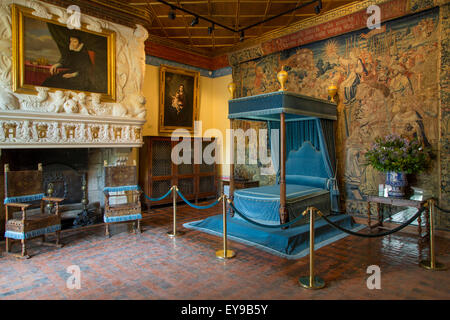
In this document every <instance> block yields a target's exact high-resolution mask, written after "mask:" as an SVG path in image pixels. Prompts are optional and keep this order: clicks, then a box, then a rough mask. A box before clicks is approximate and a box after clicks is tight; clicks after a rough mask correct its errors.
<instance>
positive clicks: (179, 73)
mask: <svg viewBox="0 0 450 320" xmlns="http://www.w3.org/2000/svg"><path fill="white" fill-rule="evenodd" d="M199 76H200V73H199V72H196V71H190V70H185V69H180V68H176V67H171V66H165V65H162V66H161V67H160V73H159V88H160V98H159V132H162V133H170V132H172V131H173V130H175V129H186V130H188V131H190V132H193V130H194V121H195V120H197V118H198V92H199V83H198V82H199Z"/></svg>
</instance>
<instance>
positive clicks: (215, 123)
mask: <svg viewBox="0 0 450 320" xmlns="http://www.w3.org/2000/svg"><path fill="white" fill-rule="evenodd" d="M231 81H232V76H231V74H230V75H227V76H223V77H219V78H208V77H202V76H200V80H199V87H200V93H199V94H200V96H199V119H198V120H200V121H202V135H203V134H204V133H205V131H206V130H208V129H214V128H215V129H218V130H219V131H220V132H221V133H222V135H223V139H224V141H225V139H226V135H225V133H226V129H229V128H230V121H229V120H228V99H229V93H228V89H227V86H228V84H229V83H230V82H231ZM143 91H144V92H143V93H144V96H145V97H146V99H147V104H146V106H147V122H146V123H145V124H144V127H143V128H144V129H143V135H144V136H157V135H159V134H158V115H159V67H155V66H150V65H146V70H145V78H144V89H143ZM207 136H215V137H216V135H214V134H213V135H211V134H208V135H207ZM223 144H224V143H223ZM223 144H222V146H221V147H222V158H223V160H222V163H223V162H224V159H225V155H226V154H227V152H228V150H226V149H225V148H224V147H223ZM229 173H230V169H229V165H219V174H220V175H221V176H223V175H225V176H228V175H229Z"/></svg>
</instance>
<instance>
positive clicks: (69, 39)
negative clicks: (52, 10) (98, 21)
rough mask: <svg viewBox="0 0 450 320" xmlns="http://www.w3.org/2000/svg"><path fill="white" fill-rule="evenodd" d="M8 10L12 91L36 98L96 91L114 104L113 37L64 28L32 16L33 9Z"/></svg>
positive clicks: (108, 32)
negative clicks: (45, 91)
mask: <svg viewBox="0 0 450 320" xmlns="http://www.w3.org/2000/svg"><path fill="white" fill-rule="evenodd" d="M11 10H12V12H11V13H12V15H11V16H12V21H11V22H12V49H13V51H12V53H13V55H12V58H13V68H12V78H13V81H12V82H13V90H14V91H15V92H18V93H26V94H36V93H37V90H36V87H47V88H49V91H57V90H69V91H74V92H89V93H100V94H101V98H102V101H105V102H113V101H115V100H116V58H115V57H116V52H115V47H116V35H115V32H114V31H111V30H106V29H102V31H101V32H95V31H91V30H88V29H87V28H86V25H84V24H83V25H82V26H81V28H80V29H69V28H67V26H66V25H64V24H62V23H60V22H58V21H57V17H56V16H52V18H51V19H45V18H41V17H37V16H34V15H33V14H32V13H33V9H30V8H26V7H22V6H19V5H16V4H13V5H12V6H11Z"/></svg>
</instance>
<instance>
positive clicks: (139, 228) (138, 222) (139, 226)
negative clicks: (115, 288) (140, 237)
mask: <svg viewBox="0 0 450 320" xmlns="http://www.w3.org/2000/svg"><path fill="white" fill-rule="evenodd" d="M137 230H138V232H139V233H142V229H141V219H139V220H138V221H137Z"/></svg>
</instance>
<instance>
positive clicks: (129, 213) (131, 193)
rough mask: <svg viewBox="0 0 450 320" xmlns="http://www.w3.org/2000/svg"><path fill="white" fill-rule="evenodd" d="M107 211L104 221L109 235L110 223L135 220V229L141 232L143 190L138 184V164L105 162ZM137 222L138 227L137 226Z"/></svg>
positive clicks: (104, 191)
mask: <svg viewBox="0 0 450 320" xmlns="http://www.w3.org/2000/svg"><path fill="white" fill-rule="evenodd" d="M104 177H105V187H104V189H103V193H104V195H105V213H104V215H103V221H104V222H105V224H106V235H107V236H108V237H109V236H110V233H109V224H110V223H116V222H126V221H133V226H134V230H135V231H136V229H137V231H138V232H139V233H140V232H141V223H140V222H141V219H142V214H141V201H140V196H141V193H142V191H141V190H140V188H139V186H138V185H137V182H138V181H137V170H136V165H133V166H123V165H118V166H108V165H107V163H106V161H105V163H104ZM136 222H137V228H136Z"/></svg>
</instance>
